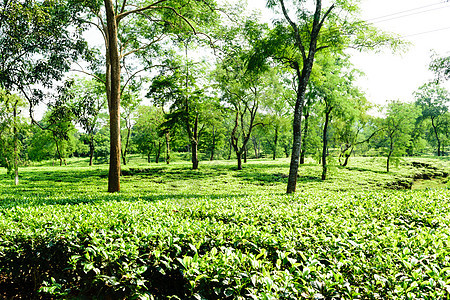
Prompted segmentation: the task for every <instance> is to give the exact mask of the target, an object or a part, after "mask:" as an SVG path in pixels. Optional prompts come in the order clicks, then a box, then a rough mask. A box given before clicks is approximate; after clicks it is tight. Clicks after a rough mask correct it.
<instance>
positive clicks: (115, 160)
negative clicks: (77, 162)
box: [104, 0, 121, 193]
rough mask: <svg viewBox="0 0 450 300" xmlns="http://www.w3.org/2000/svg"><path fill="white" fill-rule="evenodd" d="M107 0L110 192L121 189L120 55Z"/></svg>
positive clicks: (112, 13) (109, 4) (112, 17)
mask: <svg viewBox="0 0 450 300" xmlns="http://www.w3.org/2000/svg"><path fill="white" fill-rule="evenodd" d="M104 1H105V11H106V20H107V36H108V45H107V50H106V56H107V59H106V60H107V73H106V78H107V79H106V81H107V84H106V85H107V95H108V96H109V97H108V108H109V126H110V152H109V155H110V158H109V174H108V192H110V193H114V192H119V191H120V150H121V146H120V55H119V48H118V38H117V21H116V16H115V13H114V5H113V3H112V0H104Z"/></svg>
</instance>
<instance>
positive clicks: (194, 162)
mask: <svg viewBox="0 0 450 300" xmlns="http://www.w3.org/2000/svg"><path fill="white" fill-rule="evenodd" d="M192 135H193V136H192V138H191V148H192V154H191V156H192V170H197V169H198V153H197V152H198V151H197V150H198V113H197V114H196V115H195V120H194V128H193V130H192Z"/></svg>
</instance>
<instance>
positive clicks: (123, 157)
mask: <svg viewBox="0 0 450 300" xmlns="http://www.w3.org/2000/svg"><path fill="white" fill-rule="evenodd" d="M126 122H127V139H126V140H125V148H124V149H122V148H121V149H120V151H121V154H122V161H123V164H124V165H125V166H126V165H127V153H128V145H129V144H130V135H131V127H130V126H131V125H130V126H129V124H128V120H127V121H126Z"/></svg>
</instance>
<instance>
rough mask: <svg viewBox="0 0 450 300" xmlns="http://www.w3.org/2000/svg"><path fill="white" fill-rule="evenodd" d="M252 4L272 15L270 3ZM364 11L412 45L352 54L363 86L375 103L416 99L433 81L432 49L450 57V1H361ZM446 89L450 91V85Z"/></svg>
mask: <svg viewBox="0 0 450 300" xmlns="http://www.w3.org/2000/svg"><path fill="white" fill-rule="evenodd" d="M248 2H249V7H250V8H257V9H260V10H262V11H263V15H264V16H265V17H267V16H268V15H270V13H268V12H267V10H266V9H265V7H264V6H265V3H266V0H249V1H248ZM361 9H362V18H363V19H364V20H367V21H370V22H372V23H373V24H374V25H375V26H376V27H378V28H380V29H382V30H385V31H389V32H393V33H396V34H398V35H400V36H402V37H404V39H405V40H407V41H409V42H411V43H412V45H411V46H410V47H409V49H408V50H407V51H406V53H403V54H392V53H390V52H389V51H384V52H382V53H379V54H376V53H373V52H371V53H359V52H351V53H352V61H353V63H354V65H355V67H356V68H358V69H360V70H361V71H363V72H364V73H365V74H366V77H365V78H363V79H361V80H360V81H359V86H360V87H361V88H363V89H364V90H365V91H366V95H367V98H368V100H369V101H370V102H372V103H375V104H384V103H385V102H386V100H394V99H395V100H397V99H399V100H402V101H410V100H412V99H413V98H412V93H413V92H414V91H415V90H417V88H418V87H419V86H421V85H422V84H424V83H426V82H427V81H429V80H431V79H433V74H432V73H431V72H429V71H428V64H429V62H430V56H431V53H432V52H431V50H434V51H435V52H436V53H438V54H440V55H450V1H449V2H446V1H445V0H361ZM381 17H383V18H381ZM445 86H446V88H447V89H449V90H450V83H449V82H447V83H446V84H445Z"/></svg>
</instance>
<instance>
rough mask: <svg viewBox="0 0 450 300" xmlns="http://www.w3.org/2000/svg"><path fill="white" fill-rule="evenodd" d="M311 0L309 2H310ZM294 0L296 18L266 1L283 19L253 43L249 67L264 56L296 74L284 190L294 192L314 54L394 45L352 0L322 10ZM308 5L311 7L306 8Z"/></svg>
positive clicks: (276, 1)
mask: <svg viewBox="0 0 450 300" xmlns="http://www.w3.org/2000/svg"><path fill="white" fill-rule="evenodd" d="M311 2H312V3H311ZM311 2H309V1H305V0H294V1H293V4H294V6H293V7H294V9H295V10H296V16H297V18H296V19H294V18H293V17H291V15H290V14H289V11H288V9H287V7H286V5H285V1H284V0H268V6H269V7H272V8H280V9H281V11H282V14H283V18H284V20H283V21H278V22H277V23H276V27H275V28H274V29H273V30H272V31H271V34H270V35H269V36H268V38H266V39H265V40H262V41H261V42H260V43H257V44H256V45H255V51H254V55H253V56H252V58H251V59H250V61H249V68H250V69H253V68H261V66H264V63H265V61H267V58H269V57H271V58H273V59H275V60H277V61H280V62H281V63H282V64H284V65H285V66H286V67H289V68H291V69H292V70H293V72H294V74H295V77H296V101H295V107H294V114H293V146H292V155H291V162H290V167H289V176H288V184H287V193H293V192H295V189H296V185H297V173H298V166H299V159H300V150H301V143H302V132H301V128H302V114H303V107H304V103H305V93H306V90H307V87H308V82H309V79H310V76H311V72H312V68H313V65H314V60H315V56H316V53H318V52H320V51H321V50H324V49H327V50H328V51H334V52H340V51H341V50H342V49H344V48H345V47H347V46H348V45H350V44H352V45H354V47H355V48H359V49H364V48H373V47H375V46H378V45H380V44H391V45H395V44H397V43H398V40H392V39H390V38H388V37H387V36H386V35H384V34H379V33H378V32H377V31H376V30H375V29H374V28H373V27H372V26H370V25H369V24H368V23H366V22H363V21H361V20H358V19H357V18H356V16H355V15H356V13H357V11H358V7H357V5H355V4H354V3H353V1H336V2H335V3H333V4H331V5H330V6H329V7H328V8H326V9H322V1H321V0H315V1H311ZM308 7H312V8H313V10H312V11H310V10H309V9H308Z"/></svg>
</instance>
